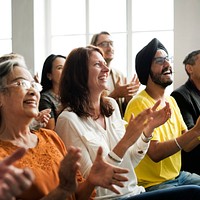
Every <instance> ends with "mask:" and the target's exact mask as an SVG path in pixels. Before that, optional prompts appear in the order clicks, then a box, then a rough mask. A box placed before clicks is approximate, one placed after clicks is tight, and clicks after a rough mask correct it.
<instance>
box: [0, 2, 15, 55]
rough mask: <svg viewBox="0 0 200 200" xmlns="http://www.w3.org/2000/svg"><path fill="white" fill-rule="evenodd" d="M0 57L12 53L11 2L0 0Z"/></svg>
mask: <svg viewBox="0 0 200 200" xmlns="http://www.w3.org/2000/svg"><path fill="white" fill-rule="evenodd" d="M0 26H1V31H0V55H2V54H5V53H10V52H11V51H12V32H11V29H12V28H11V27H12V26H11V0H6V1H5V0H0Z"/></svg>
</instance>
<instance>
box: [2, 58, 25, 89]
mask: <svg viewBox="0 0 200 200" xmlns="http://www.w3.org/2000/svg"><path fill="white" fill-rule="evenodd" d="M16 66H19V67H23V68H26V69H27V67H26V65H25V62H24V60H21V59H10V60H6V61H4V62H1V63H0V92H1V91H2V90H3V89H4V87H5V85H6V84H7V83H6V82H7V77H8V75H9V74H10V72H12V71H13V69H14V68H15V67H16Z"/></svg>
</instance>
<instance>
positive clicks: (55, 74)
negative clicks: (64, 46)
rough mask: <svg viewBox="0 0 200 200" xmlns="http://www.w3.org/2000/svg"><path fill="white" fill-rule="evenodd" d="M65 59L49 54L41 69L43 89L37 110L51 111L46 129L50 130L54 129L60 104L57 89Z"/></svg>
mask: <svg viewBox="0 0 200 200" xmlns="http://www.w3.org/2000/svg"><path fill="white" fill-rule="evenodd" d="M65 59H66V58H65V57H64V56H62V55H54V54H51V55H49V56H48V57H47V58H46V60H45V62H44V65H43V69H42V78H41V85H42V87H43V89H42V91H41V98H40V103H39V110H44V109H47V108H50V109H51V112H50V114H51V118H50V119H49V121H48V123H47V125H46V128H49V129H52V130H53V129H54V128H55V124H56V119H57V116H58V113H59V109H60V104H61V103H60V96H59V94H58V88H59V82H60V76H61V73H62V69H63V65H64V63H65Z"/></svg>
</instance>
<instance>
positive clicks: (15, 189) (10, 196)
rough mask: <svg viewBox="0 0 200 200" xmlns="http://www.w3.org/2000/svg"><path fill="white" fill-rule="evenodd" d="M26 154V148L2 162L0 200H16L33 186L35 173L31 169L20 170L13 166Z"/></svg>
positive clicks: (0, 167) (0, 163)
mask: <svg viewBox="0 0 200 200" xmlns="http://www.w3.org/2000/svg"><path fill="white" fill-rule="evenodd" d="M25 152H26V150H25V149H24V148H20V149H18V150H17V151H16V152H15V153H13V154H12V155H10V156H9V157H7V158H5V159H4V160H2V161H1V162H0V200H14V199H15V197H16V196H18V195H20V194H21V193H22V192H24V191H26V190H27V189H28V188H29V187H30V186H31V185H32V182H33V180H34V174H33V172H32V171H31V170H30V169H27V168H25V169H19V168H16V167H14V166H13V165H12V164H13V163H14V162H15V161H17V160H18V159H20V158H21V157H23V156H24V154H25Z"/></svg>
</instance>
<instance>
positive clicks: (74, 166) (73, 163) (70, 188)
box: [59, 146, 81, 194]
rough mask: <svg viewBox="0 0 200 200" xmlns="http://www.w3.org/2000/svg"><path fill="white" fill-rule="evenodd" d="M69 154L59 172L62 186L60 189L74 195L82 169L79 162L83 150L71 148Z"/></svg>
mask: <svg viewBox="0 0 200 200" xmlns="http://www.w3.org/2000/svg"><path fill="white" fill-rule="evenodd" d="M67 151H68V154H67V155H66V156H65V158H64V159H63V160H62V162H61V165H60V170H59V178H60V185H59V187H60V188H62V189H64V190H66V191H67V192H68V193H71V194H72V193H74V192H75V191H76V189H77V181H76V178H77V177H76V174H77V171H78V169H79V168H80V163H79V160H80V158H81V150H80V149H79V148H76V147H73V146H70V147H69V148H68V149H67Z"/></svg>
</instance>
